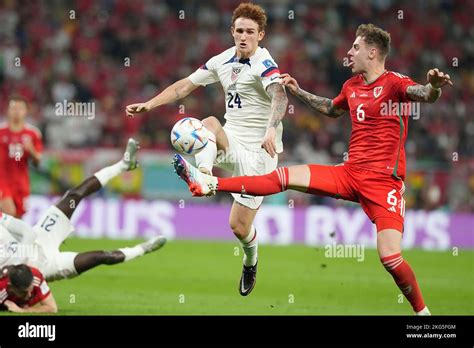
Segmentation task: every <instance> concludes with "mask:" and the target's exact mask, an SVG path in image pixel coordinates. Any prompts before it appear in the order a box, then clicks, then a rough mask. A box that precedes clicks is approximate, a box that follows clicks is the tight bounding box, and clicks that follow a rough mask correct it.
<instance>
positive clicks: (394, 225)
mask: <svg viewBox="0 0 474 348" xmlns="http://www.w3.org/2000/svg"><path fill="white" fill-rule="evenodd" d="M308 166H309V168H310V172H311V179H310V184H309V188H308V191H307V192H308V193H312V194H317V195H323V196H330V197H334V198H342V199H345V200H348V201H353V202H359V203H360V205H361V206H362V209H363V210H364V212H365V213H366V214H367V216H368V217H369V219H370V220H371V221H372V222H373V223H375V225H376V226H377V232H379V231H382V230H384V229H387V228H391V229H395V230H398V231H400V232H403V221H404V216H405V199H404V198H403V192H404V191H405V184H404V183H403V181H402V180H397V179H395V178H393V177H392V176H390V175H387V174H382V173H377V172H374V171H372V170H368V169H364V168H361V167H357V166H353V165H347V164H346V165H338V166H322V165H317V164H310V165H308Z"/></svg>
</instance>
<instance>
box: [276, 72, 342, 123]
mask: <svg viewBox="0 0 474 348" xmlns="http://www.w3.org/2000/svg"><path fill="white" fill-rule="evenodd" d="M280 77H281V78H282V84H283V85H284V86H286V87H287V88H288V89H289V90H290V92H291V93H292V94H293V95H295V96H296V97H297V98H298V99H299V100H301V101H303V102H305V103H306V105H308V106H309V107H310V108H311V109H313V110H316V111H319V112H320V113H322V114H324V115H326V116H329V117H333V118H336V117H339V116H341V115H342V114H343V113H344V111H345V110H344V109H341V108H338V107H337V106H334V105H333V103H332V100H331V99H329V98H324V97H318V96H317V95H314V94H311V93H309V92H306V91H305V90H303V89H301V88H300V86H299V85H298V82H297V81H296V80H295V79H294V78H293V77H291V76H290V75H289V74H282V75H280Z"/></svg>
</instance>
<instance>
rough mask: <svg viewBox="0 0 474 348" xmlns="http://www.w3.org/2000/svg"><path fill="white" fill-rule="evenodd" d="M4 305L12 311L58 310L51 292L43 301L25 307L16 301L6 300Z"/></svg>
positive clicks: (38, 311) (55, 311)
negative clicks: (18, 304)
mask: <svg viewBox="0 0 474 348" xmlns="http://www.w3.org/2000/svg"><path fill="white" fill-rule="evenodd" d="M4 305H5V306H6V307H7V309H8V310H9V311H10V312H14V313H57V312H58V305H57V304H56V300H55V299H54V297H53V294H50V295H49V296H48V297H46V298H45V299H44V300H43V301H41V302H39V303H38V304H36V305H34V306H32V307H27V308H21V307H19V306H17V304H16V303H14V302H12V301H10V300H7V301H5V303H4Z"/></svg>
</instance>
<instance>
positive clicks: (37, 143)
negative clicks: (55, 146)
mask: <svg viewBox="0 0 474 348" xmlns="http://www.w3.org/2000/svg"><path fill="white" fill-rule="evenodd" d="M33 145H34V147H35V150H36V152H38V153H42V152H43V138H42V136H41V133H39V132H38V133H37V132H34V136H33Z"/></svg>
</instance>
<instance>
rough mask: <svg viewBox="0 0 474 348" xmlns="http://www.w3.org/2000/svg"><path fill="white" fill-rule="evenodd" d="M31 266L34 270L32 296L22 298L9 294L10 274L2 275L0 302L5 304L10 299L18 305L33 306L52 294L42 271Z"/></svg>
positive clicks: (0, 276)
mask: <svg viewBox="0 0 474 348" xmlns="http://www.w3.org/2000/svg"><path fill="white" fill-rule="evenodd" d="M30 268H31V271H32V272H33V292H32V293H31V296H30V298H28V299H27V300H20V299H19V298H17V297H15V296H13V295H11V294H9V293H8V291H7V286H8V281H9V280H8V275H3V276H2V275H0V304H3V303H4V302H5V301H6V300H10V301H12V302H13V303H15V304H16V305H17V306H18V307H31V306H34V305H35V304H37V303H38V302H41V301H43V300H44V299H46V298H47V297H48V296H49V295H50V294H51V290H50V289H49V286H48V283H46V280H44V277H43V275H42V274H41V272H40V271H39V270H38V269H36V268H34V267H30Z"/></svg>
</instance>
